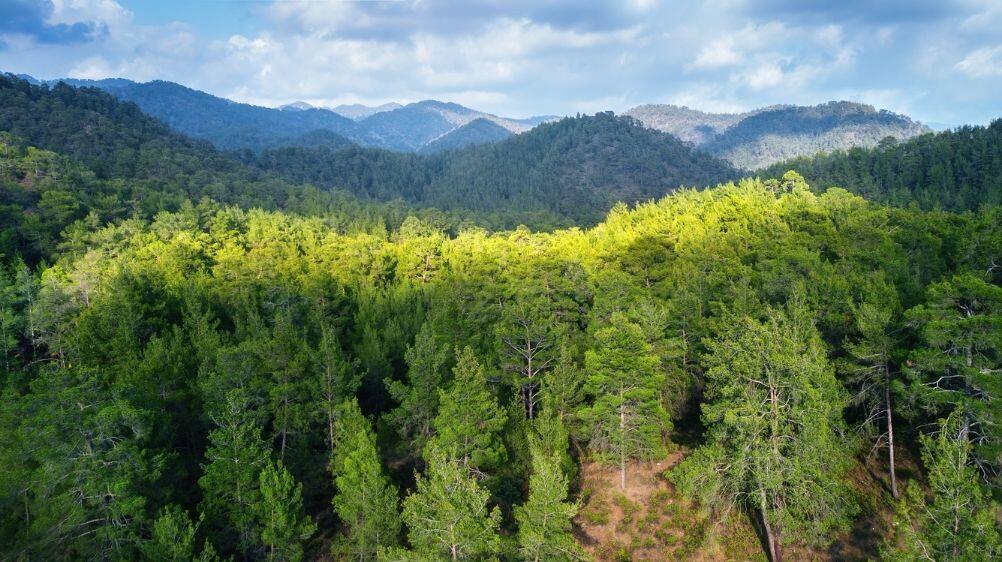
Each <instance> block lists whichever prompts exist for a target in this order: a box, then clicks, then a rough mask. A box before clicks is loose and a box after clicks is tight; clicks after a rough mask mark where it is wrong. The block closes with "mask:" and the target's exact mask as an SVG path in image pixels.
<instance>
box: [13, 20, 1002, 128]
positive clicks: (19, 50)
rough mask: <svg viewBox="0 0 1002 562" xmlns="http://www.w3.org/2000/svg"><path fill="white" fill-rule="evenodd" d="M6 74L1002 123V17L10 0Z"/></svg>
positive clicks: (304, 94)
mask: <svg viewBox="0 0 1002 562" xmlns="http://www.w3.org/2000/svg"><path fill="white" fill-rule="evenodd" d="M0 71H6V72H14V73H27V74H31V75H33V76H36V77H39V78H56V77H63V76H69V77H75V78H104V77H111V76H116V77H125V78H131V79H133V80H140V81H146V80H152V79H165V80H172V81H176V82H180V83H182V84H185V85H188V86H191V87H194V88H197V89H200V90H204V91H207V92H210V93H212V94H215V95H219V96H223V97H227V98H231V99H235V100H239V101H244V102H250V103H255V104H260V105H268V106H274V105H279V104H283V103H287V102H290V101H294V100H305V101H308V102H310V103H313V104H316V105H336V104H339V103H353V102H361V103H368V104H375V103H383V102H387V101H399V102H410V101H417V100H421V99H428V98H434V99H440V100H447V101H455V102H458V103H462V104H464V105H469V106H472V107H476V108H478V109H483V110H487V111H492V112H495V113H499V114H504V115H511V116H518V117H521V116H528V115H533V114H549V113H552V114H573V113H575V112H582V113H591V112H595V111H600V110H607V109H611V110H615V111H623V110H626V109H628V108H630V107H632V106H634V105H638V104H641V103H675V104H681V105H687V106H689V107H694V108H697V109H703V110H708V111H739V110H745V109H751V108H755V107H760V106H763V105H769V104H776V103H796V104H815V103H820V102H823V101H827V100H831V99H847V100H855V101H863V102H866V103H870V104H873V105H875V106H877V107H880V108H886V109H890V110H892V111H898V112H903V113H907V114H909V115H911V116H913V117H915V118H918V119H920V120H923V121H926V122H930V123H936V124H960V123H986V122H988V121H989V120H991V119H992V118H995V117H1002V1H1000V0H840V1H838V2H832V1H822V0H818V1H794V0H707V1H704V2H696V1H677V0H676V1H669V0H660V1H659V0H620V1H619V2H591V1H588V0H552V1H548V0H465V1H455V2H444V1H434V0H417V1H413V0H399V1H398V0H387V1H371V0H365V1H343V0H342V1H339V0H331V1H326V0H276V1H263V0H260V1H248V0H203V1H194V0H172V1H170V2H153V1H147V0H0Z"/></svg>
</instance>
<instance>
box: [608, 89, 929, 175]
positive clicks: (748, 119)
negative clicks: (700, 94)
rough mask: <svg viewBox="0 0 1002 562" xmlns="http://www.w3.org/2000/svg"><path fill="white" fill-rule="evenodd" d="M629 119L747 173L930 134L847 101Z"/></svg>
mask: <svg viewBox="0 0 1002 562" xmlns="http://www.w3.org/2000/svg"><path fill="white" fill-rule="evenodd" d="M626 115H628V116H630V117H633V118H635V119H637V120H639V121H640V122H641V123H643V124H644V125H646V126H648V127H651V128H654V129H657V130H659V131H664V132H668V133H671V134H674V135H676V136H678V137H679V138H681V139H683V140H685V141H687V142H691V143H693V144H694V145H695V146H698V147H700V148H702V149H703V150H706V151H708V152H710V153H711V154H714V155H716V156H719V157H721V158H724V159H725V160H728V161H729V162H731V163H732V164H734V165H735V166H737V167H739V168H743V169H746V170H754V169H757V168H761V167H763V166H768V165H770V164H774V163H776V162H779V161H782V160H788V159H790V158H795V157H798V156H810V155H814V154H816V153H819V152H831V151H834V150H842V149H848V148H852V147H873V146H876V145H877V143H879V142H880V141H881V140H882V139H884V138H886V137H893V138H896V139H908V138H911V137H914V136H916V135H920V134H922V133H926V132H928V131H929V128H928V127H926V126H925V125H922V124H921V123H917V122H915V121H913V120H911V119H909V118H908V117H906V116H904V115H899V114H896V113H891V112H889V111H883V110H880V111H878V110H876V109H874V108H873V107H872V106H869V105H864V104H860V103H853V102H845V101H841V102H828V103H825V104H821V105H817V106H813V107H802V106H792V105H783V106H773V107H766V108H762V109H758V110H755V111H751V112H747V113H739V114H727V113H703V112H701V111H696V110H692V109H688V108H685V107H677V106H671V105H644V106H639V107H635V108H633V109H631V110H630V111H628V112H626Z"/></svg>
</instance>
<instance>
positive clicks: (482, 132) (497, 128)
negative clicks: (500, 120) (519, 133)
mask: <svg viewBox="0 0 1002 562" xmlns="http://www.w3.org/2000/svg"><path fill="white" fill-rule="evenodd" d="M511 135H512V133H511V131H509V130H508V129H505V128H504V127H502V126H501V125H498V124H497V123H494V122H492V121H488V120H487V119H484V118H480V119H474V120H473V121H470V122H469V123H467V124H465V125H463V126H462V127H459V128H458V129H455V130H453V131H449V132H448V133H446V134H444V135H442V136H441V137H439V138H437V139H435V140H433V141H431V142H429V143H428V144H426V145H424V146H422V147H421V149H420V150H419V152H422V153H424V154H434V153H436V152H442V151H444V150H455V149H457V148H463V147H464V146H469V145H472V144H490V143H493V142H498V141H503V140H505V139H507V138H508V137H510V136H511Z"/></svg>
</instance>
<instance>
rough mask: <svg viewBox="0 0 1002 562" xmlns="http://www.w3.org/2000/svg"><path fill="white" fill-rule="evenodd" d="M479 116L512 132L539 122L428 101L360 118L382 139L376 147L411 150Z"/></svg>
mask: <svg viewBox="0 0 1002 562" xmlns="http://www.w3.org/2000/svg"><path fill="white" fill-rule="evenodd" d="M477 119H486V120H488V121H491V122H493V123H495V124H497V125H499V126H500V127H503V128H504V129H506V130H508V131H509V132H511V133H521V132H524V131H527V130H529V129H531V128H532V127H534V126H535V125H537V124H538V123H533V122H532V121H528V122H525V121H522V120H518V119H507V118H504V117H498V116H496V115H492V114H490V113H484V112H482V111H477V110H475V109H470V108H468V107H464V106H462V105H459V104H457V103H450V102H441V101H436V100H425V101H420V102H416V103H411V104H407V105H405V106H403V107H401V108H398V109H394V110H393V111H384V112H380V113H376V114H375V115H371V116H369V117H366V118H365V119H362V120H360V121H359V125H361V126H363V127H364V128H365V129H366V130H367V131H368V132H369V133H370V134H372V135H373V136H375V137H376V138H378V139H379V142H378V143H377V146H381V147H383V148H389V149H392V150H399V151H406V152H411V151H416V150H418V149H420V148H421V147H423V146H425V145H426V144H428V143H430V142H432V141H434V140H436V139H438V138H440V137H442V136H444V135H445V134H447V133H449V132H451V131H453V130H455V129H457V128H459V127H462V126H463V125H466V124H467V123H470V122H471V121H474V120H477Z"/></svg>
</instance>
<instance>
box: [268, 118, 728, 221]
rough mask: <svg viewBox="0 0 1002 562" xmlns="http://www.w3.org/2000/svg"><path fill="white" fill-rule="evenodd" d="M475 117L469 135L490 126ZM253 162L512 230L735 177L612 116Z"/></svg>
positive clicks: (306, 151) (590, 217)
mask: <svg viewBox="0 0 1002 562" xmlns="http://www.w3.org/2000/svg"><path fill="white" fill-rule="evenodd" d="M396 111H400V110H396ZM396 111H392V112H388V113H387V114H385V115H390V114H392V113H396ZM411 115H416V116H421V117H429V116H430V112H413V113H411ZM376 117H378V116H376ZM479 121H480V120H477V122H475V123H471V124H472V125H473V127H471V128H470V129H469V131H478V130H482V129H483V128H486V127H487V125H486V124H481V123H479ZM487 123H489V124H491V125H493V124H494V123H493V122H490V121H487ZM491 131H493V132H494V133H496V132H497V128H493V129H491ZM464 134H465V133H464ZM443 140H444V138H443ZM253 163H255V164H256V165H257V166H259V167H260V168H262V169H264V170H268V171H271V172H274V173H277V174H279V175H280V176H282V177H284V178H286V179H287V180H289V181H292V182H294V183H313V184H316V185H320V186H327V187H338V188H343V189H346V190H347V191H349V192H351V193H353V194H355V195H357V196H360V197H363V198H366V199H371V200H376V201H390V200H393V199H397V198H400V199H403V200H404V201H405V202H407V203H410V204H413V205H416V206H423V207H427V206H430V207H436V208H439V209H453V210H455V209H467V210H471V211H478V212H484V213H498V214H500V215H501V218H502V219H503V220H506V221H507V222H505V223H504V224H505V225H507V226H514V225H516V224H518V223H517V222H514V221H516V220H519V221H523V220H526V218H525V217H530V218H531V217H533V216H536V219H537V221H538V220H543V221H544V222H546V221H556V224H581V223H594V222H596V221H598V220H600V218H601V217H602V216H603V215H604V213H605V212H606V211H607V210H608V209H609V208H610V207H612V205H613V204H614V203H616V202H617V201H625V202H628V203H632V202H635V201H646V200H649V199H653V198H659V197H662V196H663V195H665V194H667V193H669V192H671V191H674V190H676V189H678V188H679V187H680V186H692V187H699V186H706V185H711V184H714V183H718V182H722V181H727V180H729V179H734V178H736V177H737V176H738V175H739V173H738V171H737V170H736V169H734V168H733V167H732V166H731V165H730V164H728V163H727V162H725V161H723V160H720V159H718V158H716V157H714V156H712V155H709V154H707V153H705V152H701V151H698V150H696V149H694V148H692V147H691V146H689V145H688V144H686V143H684V142H682V141H680V140H678V139H677V138H675V137H674V136H672V135H669V134H667V133H662V132H659V131H655V130H653V129H649V128H645V127H642V126H640V125H639V124H638V123H637V122H636V121H634V120H633V119H630V118H626V117H616V116H614V115H613V114H612V113H599V114H596V115H594V116H584V117H577V118H565V119H562V120H560V121H557V122H553V123H546V124H543V125H540V126H538V127H536V128H534V129H532V130H530V131H527V132H525V133H522V134H519V135H514V136H511V137H510V138H508V139H507V140H503V141H500V142H496V143H494V144H483V145H477V146H467V147H465V148H461V149H458V150H451V151H447V152H439V153H437V154H429V155H414V154H402V153H396V152H390V151H386V150H375V149H366V148H359V147H354V148H348V149H345V150H330V149H325V148H282V149H277V150H269V151H265V152H264V153H262V154H261V155H259V156H257V157H255V158H254V159H253ZM534 213H535V214H536V215H533V214H534ZM545 217H550V218H549V219H547V218H545ZM513 222H514V224H512V223H513ZM536 224H538V222H537V223H536ZM551 224H552V223H551Z"/></svg>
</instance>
